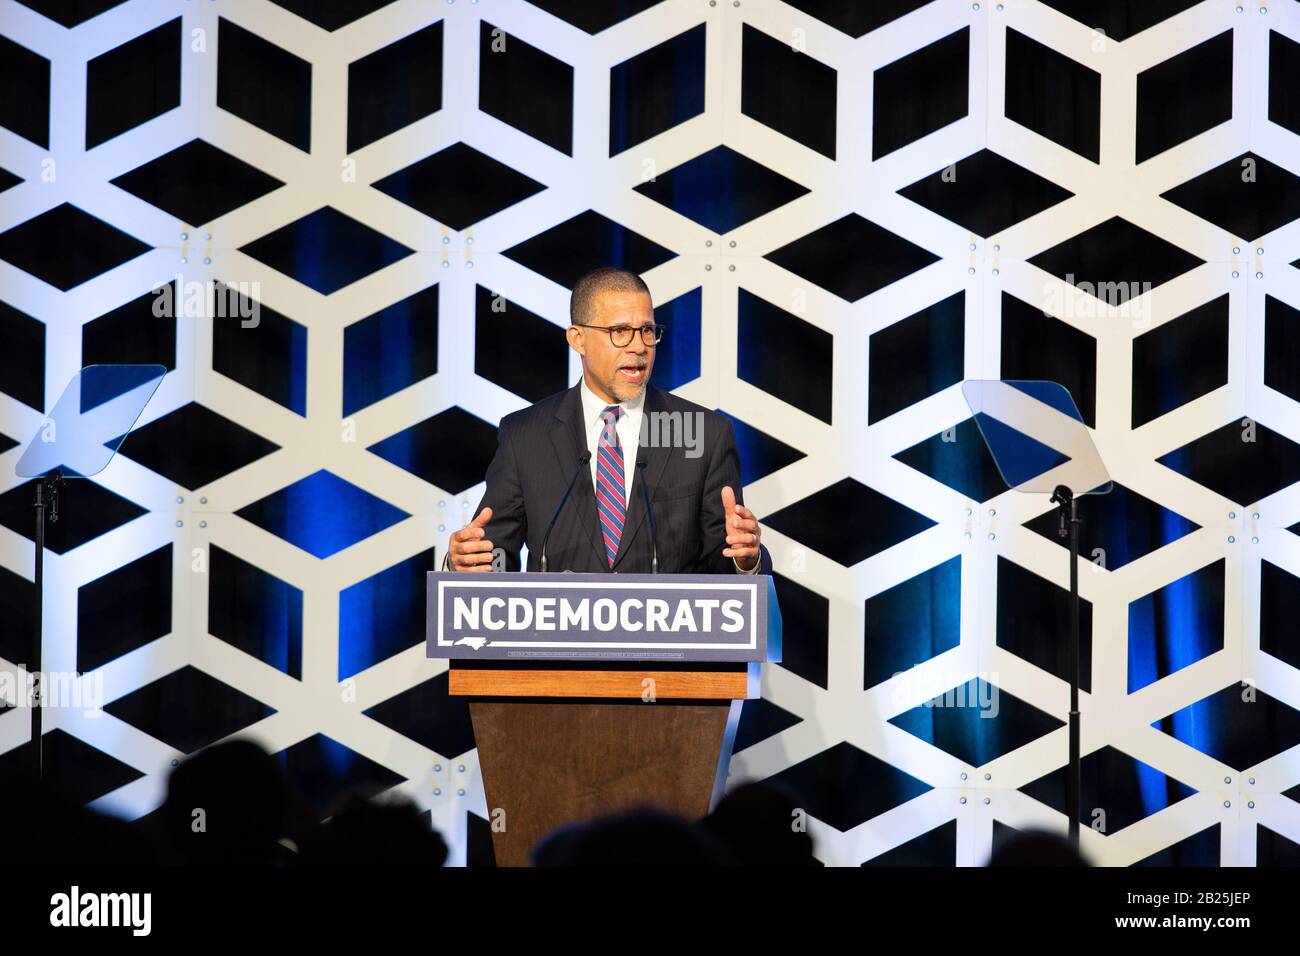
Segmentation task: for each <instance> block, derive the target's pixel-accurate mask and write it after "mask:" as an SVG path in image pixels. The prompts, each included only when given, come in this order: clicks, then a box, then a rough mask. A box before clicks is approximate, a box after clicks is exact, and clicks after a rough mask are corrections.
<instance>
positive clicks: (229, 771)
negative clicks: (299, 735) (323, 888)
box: [152, 740, 288, 865]
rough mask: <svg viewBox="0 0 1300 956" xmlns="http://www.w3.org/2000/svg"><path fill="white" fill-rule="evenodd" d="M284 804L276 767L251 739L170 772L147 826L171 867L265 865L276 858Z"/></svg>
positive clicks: (222, 747)
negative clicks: (163, 797)
mask: <svg viewBox="0 0 1300 956" xmlns="http://www.w3.org/2000/svg"><path fill="white" fill-rule="evenodd" d="M287 803H288V792H287V786H286V784H285V781H284V773H283V770H282V769H281V767H280V764H279V762H278V761H277V760H276V759H275V758H274V757H272V756H271V755H270V754H268V753H267V752H266V751H265V750H264V749H262V747H260V746H259V745H258V744H255V743H253V742H252V741H250V740H231V741H227V742H225V743H220V744H216V745H214V746H212V747H208V748H207V749H205V750H200V751H199V752H198V753H196V754H195V755H194V756H192V757H190V758H189V759H188V760H186V761H184V762H183V763H182V764H181V765H180V766H179V767H177V768H176V769H175V770H174V771H172V775H171V777H170V778H169V779H168V781H167V798H166V800H164V801H163V805H162V807H161V808H160V809H159V812H158V814H157V817H156V819H155V820H154V821H152V822H153V824H154V826H155V828H156V830H157V832H158V833H159V835H160V836H161V838H162V840H163V842H164V844H165V845H166V847H167V848H168V850H169V851H170V853H171V855H172V856H174V857H175V858H176V862H182V863H187V864H198V865H213V864H216V865H220V864H238V865H257V864H266V863H270V862H272V860H273V858H274V857H275V856H276V855H277V852H278V851H277V845H276V840H277V839H278V838H279V837H281V836H283V834H284V819H285V808H286V806H287Z"/></svg>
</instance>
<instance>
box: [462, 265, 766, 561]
mask: <svg viewBox="0 0 1300 956" xmlns="http://www.w3.org/2000/svg"><path fill="white" fill-rule="evenodd" d="M569 318H570V323H571V324H570V326H569V328H568V331H567V336H568V340H569V347H570V348H572V349H573V350H574V351H575V352H577V353H578V354H579V355H580V356H582V381H580V382H579V383H578V384H576V385H574V386H573V387H571V388H568V389H566V390H564V391H562V392H557V393H556V394H554V395H551V396H549V397H547V398H544V399H542V400H541V401H539V402H537V403H536V404H535V405H533V406H532V407H530V408H525V409H522V410H520V411H517V412H513V413H512V414H510V415H507V416H505V417H504V418H503V419H501V425H500V428H499V429H498V431H497V451H496V455H495V457H494V458H493V459H492V463H491V464H490V465H489V466H488V471H487V489H486V490H485V491H484V493H483V500H482V501H480V502H479V509H480V510H479V513H478V515H477V516H476V517H475V518H474V520H473V521H471V522H470V523H469V524H468V525H466V526H465V527H464V528H462V529H461V530H459V531H457V532H455V533H454V534H453V535H452V536H451V541H450V546H449V548H448V550H447V560H446V561H445V562H444V567H446V568H449V569H450V570H455V571H492V570H505V571H517V570H519V552H520V547H521V546H522V545H523V544H525V543H526V544H527V545H528V570H529V571H538V570H542V566H541V561H542V557H543V543H545V551H544V554H545V559H546V570H548V571H587V572H594V571H605V572H610V571H622V572H637V573H646V572H649V571H651V570H652V566H653V561H654V558H655V556H656V555H657V558H658V564H657V569H658V570H659V571H661V572H665V573H671V572H680V573H687V572H693V573H715V574H737V573H738V574H755V573H760V572H761V573H764V574H766V573H770V572H771V568H772V562H771V556H770V555H769V554H768V552H767V549H766V548H765V547H763V545H762V544H761V543H760V540H759V539H760V537H761V535H762V531H761V530H760V528H759V525H758V520H757V519H756V518H755V517H754V513H753V512H752V511H750V510H749V509H748V508H746V507H745V506H744V504H743V502H742V499H741V489H740V455H739V453H738V452H737V450H736V438H735V434H734V433H733V430H732V427H731V422H730V421H729V420H728V419H727V418H726V417H724V416H722V415H719V414H718V413H717V412H714V411H711V410H709V409H707V408H704V407H702V406H700V405H696V404H695V403H694V402H688V401H686V400H685V399H682V398H679V397H678V396H676V395H673V394H672V393H670V392H665V391H662V390H660V389H657V388H654V387H651V386H650V385H649V381H650V373H651V370H652V369H653V368H654V359H655V346H656V345H657V343H658V341H659V338H660V337H661V336H662V335H663V334H664V331H665V330H664V329H662V328H659V327H656V325H655V318H654V308H653V305H652V304H651V300H650V290H649V289H648V288H646V285H645V283H644V282H643V281H642V280H641V278H640V277H639V276H637V275H636V274H635V273H632V272H628V271H626V270H624V269H613V268H602V269H596V270H595V271H593V272H590V273H588V274H587V275H585V276H583V277H582V279H580V280H579V281H578V283H577V285H575V286H574V288H573V294H572V297H571V299H570V303H569ZM566 490H568V497H567V499H566V498H565V494H566ZM647 496H648V497H649V498H650V511H649V515H648V516H647V510H646V498H647ZM562 501H563V503H564V504H563V507H562V508H561V507H560V506H561V502H562ZM557 509H558V510H559V514H558V516H556V512H557ZM553 516H556V517H555V522H554V526H553V527H552V528H551V530H550V534H549V536H548V535H547V528H548V526H549V525H550V524H551V520H552V517H553ZM651 525H653V529H652V527H651Z"/></svg>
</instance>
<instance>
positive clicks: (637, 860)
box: [532, 807, 733, 867]
mask: <svg viewBox="0 0 1300 956" xmlns="http://www.w3.org/2000/svg"><path fill="white" fill-rule="evenodd" d="M532 862H533V865H534V866H605V867H610V866H673V867H682V866H731V865H733V861H732V860H731V858H730V857H729V856H728V855H727V852H726V849H725V848H724V847H723V846H722V845H721V844H720V843H718V842H717V840H715V839H714V838H713V837H712V836H711V835H710V834H709V833H707V832H706V831H705V830H704V829H703V828H702V827H700V826H698V825H695V824H691V823H688V822H687V821H685V820H683V819H681V818H680V817H675V816H673V815H672V814H669V813H664V812H663V811H661V810H655V809H651V808H649V807H644V808H640V809H635V810H630V811H628V812H625V813H617V814H613V815H610V816H605V817H599V818H597V819H595V820H590V821H587V822H584V823H572V824H569V825H567V826H564V827H560V828H559V829H558V830H555V831H554V832H552V833H551V834H549V835H548V836H546V837H544V838H543V839H542V840H541V841H540V842H538V844H537V846H535V847H534V848H533V852H532Z"/></svg>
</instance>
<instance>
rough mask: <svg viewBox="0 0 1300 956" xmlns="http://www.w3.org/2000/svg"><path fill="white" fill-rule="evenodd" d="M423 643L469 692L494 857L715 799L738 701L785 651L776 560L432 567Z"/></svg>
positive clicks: (697, 811)
mask: <svg viewBox="0 0 1300 956" xmlns="http://www.w3.org/2000/svg"><path fill="white" fill-rule="evenodd" d="M428 600H429V604H428V607H429V613H428V627H427V648H426V649H427V653H428V655H429V656H430V657H443V658H447V659H448V661H449V686H450V693H451V694H452V695H453V696H458V697H465V698H467V699H468V704H469V711H470V720H471V722H472V723H473V727H474V738H475V741H476V743H477V745H478V753H479V766H480V769H481V771H482V774H483V786H484V791H485V795H486V798H487V807H488V817H489V822H490V823H492V842H493V849H494V851H495V854H496V859H497V864H498V865H500V866H523V865H527V863H528V857H529V853H530V852H531V850H532V849H533V847H534V846H535V845H536V844H537V842H538V841H539V840H540V839H542V838H543V837H544V836H546V835H547V834H548V833H550V832H551V831H553V830H555V829H556V828H557V827H560V826H563V825H565V824H568V823H572V822H576V821H582V820H587V819H590V818H592V817H596V816H600V815H603V814H607V813H611V812H617V811H619V810H626V809H630V808H632V807H636V806H644V805H649V806H654V807H656V808H658V809H661V810H666V811H669V812H671V813H675V814H678V815H680V816H682V817H685V818H687V819H698V818H700V817H703V816H705V815H706V814H707V813H708V812H709V811H710V810H711V809H712V807H713V806H714V805H715V804H716V803H717V801H718V800H719V799H720V798H721V796H722V792H723V789H724V787H725V785H726V779H727V767H728V765H729V764H730V762H731V752H732V745H733V743H734V741H735V736H736V727H737V725H738V723H739V720H740V708H741V704H742V702H743V701H744V700H746V699H748V698H751V697H757V696H758V692H759V689H758V683H759V669H760V667H761V665H762V663H763V662H765V661H779V660H780V655H781V618H780V610H779V608H778V606H777V602H776V592H775V588H774V586H773V583H772V579H771V577H770V576H767V575H744V576H742V575H714V574H705V575H679V574H572V573H561V574H546V573H540V572H523V573H490V574H474V573H454V572H430V573H429V581H428Z"/></svg>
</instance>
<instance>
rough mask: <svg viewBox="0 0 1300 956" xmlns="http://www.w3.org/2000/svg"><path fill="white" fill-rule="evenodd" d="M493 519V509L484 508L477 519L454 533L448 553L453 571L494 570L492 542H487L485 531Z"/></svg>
mask: <svg viewBox="0 0 1300 956" xmlns="http://www.w3.org/2000/svg"><path fill="white" fill-rule="evenodd" d="M491 519H492V509H491V508H484V509H483V510H482V511H480V512H479V513H478V517H477V518H475V519H474V520H473V521H471V522H470V523H469V524H467V525H466V526H465V527H463V528H461V529H460V530H459V531H456V532H453V533H452V536H451V545H450V547H448V549H447V553H448V554H449V555H451V569H452V570H453V571H491V570H492V542H491V541H488V540H487V531H486V530H485V529H484V525H486V524H487V523H488V522H489V521H490V520H491Z"/></svg>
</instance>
